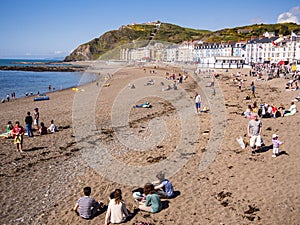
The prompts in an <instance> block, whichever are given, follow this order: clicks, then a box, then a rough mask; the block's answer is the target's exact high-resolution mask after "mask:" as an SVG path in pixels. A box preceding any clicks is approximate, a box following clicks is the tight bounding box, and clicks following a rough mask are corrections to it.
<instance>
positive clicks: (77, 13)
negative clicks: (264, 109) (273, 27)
mask: <svg viewBox="0 0 300 225" xmlns="http://www.w3.org/2000/svg"><path fill="white" fill-rule="evenodd" d="M278 19H279V20H281V21H286V20H289V21H294V22H297V23H298V24H299V23H300V2H299V0H284V1H283V0H252V1H240V0H239V1H238V0H230V1H229V0H227V1H226V0H225V1H224V0H209V1H201V0H186V1H179V0H152V1H144V0H115V1H108V0H104V1H103V0H26V1H25V0H24V1H23V0H1V1H0V58H52V57H63V56H66V55H68V54H69V53H70V52H71V51H72V50H74V49H75V48H76V47H78V46H79V45H80V44H83V43H85V42H88V41H90V40H92V39H94V38H96V37H99V36H101V35H102V34H104V33H105V32H107V31H109V30H114V29H118V28H119V27H121V26H122V25H126V24H132V23H134V22H136V23H144V22H148V21H156V20H160V21H162V22H168V23H173V24H177V25H180V26H184V27H191V28H196V29H207V30H211V31H215V30H218V29H222V28H230V27H236V26H244V25H250V24H255V23H277V22H278Z"/></svg>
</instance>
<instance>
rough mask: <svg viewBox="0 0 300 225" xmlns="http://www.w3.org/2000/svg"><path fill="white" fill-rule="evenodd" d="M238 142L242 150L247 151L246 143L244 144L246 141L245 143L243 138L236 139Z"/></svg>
mask: <svg viewBox="0 0 300 225" xmlns="http://www.w3.org/2000/svg"><path fill="white" fill-rule="evenodd" d="M236 140H237V142H238V143H239V145H240V146H241V148H242V149H245V147H246V146H245V143H244V141H243V138H242V137H239V138H237V139H236Z"/></svg>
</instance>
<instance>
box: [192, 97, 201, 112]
mask: <svg viewBox="0 0 300 225" xmlns="http://www.w3.org/2000/svg"><path fill="white" fill-rule="evenodd" d="M194 99H195V105H196V113H200V107H201V96H200V95H199V94H198V92H196V93H195V97H194Z"/></svg>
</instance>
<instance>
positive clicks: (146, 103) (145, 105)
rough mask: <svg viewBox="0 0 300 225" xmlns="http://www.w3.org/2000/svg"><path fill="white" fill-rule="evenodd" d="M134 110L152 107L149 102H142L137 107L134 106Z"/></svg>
mask: <svg viewBox="0 0 300 225" xmlns="http://www.w3.org/2000/svg"><path fill="white" fill-rule="evenodd" d="M135 108H152V105H151V104H150V103H149V102H144V103H142V104H139V105H135Z"/></svg>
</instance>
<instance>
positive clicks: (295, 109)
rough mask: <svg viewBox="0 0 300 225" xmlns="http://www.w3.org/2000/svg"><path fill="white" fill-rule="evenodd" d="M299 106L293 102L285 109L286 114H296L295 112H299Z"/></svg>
mask: <svg viewBox="0 0 300 225" xmlns="http://www.w3.org/2000/svg"><path fill="white" fill-rule="evenodd" d="M297 111H298V110H297V106H296V105H295V102H291V106H290V108H289V110H285V112H284V116H292V115H295V113H296V112H297Z"/></svg>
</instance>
